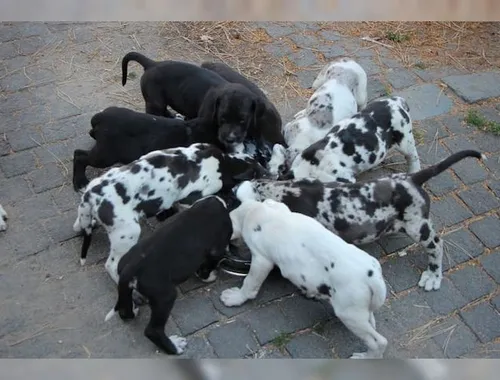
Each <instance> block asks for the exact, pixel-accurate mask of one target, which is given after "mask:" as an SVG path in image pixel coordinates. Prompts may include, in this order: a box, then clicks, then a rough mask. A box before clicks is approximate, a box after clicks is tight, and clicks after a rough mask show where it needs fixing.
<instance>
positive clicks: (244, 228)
mask: <svg viewBox="0 0 500 380" xmlns="http://www.w3.org/2000/svg"><path fill="white" fill-rule="evenodd" d="M230 217H231V221H232V223H233V236H232V238H233V239H236V238H240V237H242V238H243V240H244V241H245V243H246V245H247V246H248V247H249V249H250V251H251V254H252V262H251V266H250V272H249V273H248V275H247V276H246V278H245V280H244V281H243V286H242V287H241V288H230V289H226V290H224V291H223V292H222V293H221V296H220V299H221V301H222V303H223V304H224V305H226V306H238V305H241V304H243V303H245V302H246V301H247V300H251V299H254V298H256V297H257V294H258V292H259V290H260V288H261V285H262V283H263V282H264V280H265V279H266V277H267V276H268V274H269V273H270V271H271V270H272V269H273V267H274V265H276V266H278V267H279V269H280V271H281V273H282V275H283V276H284V277H285V278H287V279H288V280H290V281H291V282H292V283H293V284H295V285H296V286H297V287H299V288H300V289H301V290H302V291H303V292H304V293H305V294H306V296H308V297H313V298H320V299H326V300H328V301H329V302H330V303H331V305H332V307H333V308H334V310H335V314H336V315H337V317H338V318H339V319H340V320H341V321H342V322H343V323H344V324H345V325H346V327H347V328H349V330H351V331H352V332H353V333H354V334H356V335H357V336H358V337H359V338H360V339H362V340H363V341H364V342H365V344H366V345H367V346H368V351H367V352H362V353H354V354H353V356H352V358H382V356H383V353H384V351H385V347H386V345H387V340H386V339H385V338H384V337H383V336H382V335H380V334H379V333H378V332H377V331H376V327H375V317H374V315H373V312H374V311H375V310H377V309H379V308H380V307H381V306H382V305H383V304H384V302H385V299H386V293H387V290H386V285H385V282H384V279H383V277H382V268H381V266H380V264H379V262H378V261H377V260H376V259H375V258H373V257H372V256H370V255H369V254H368V253H366V252H364V251H362V250H361V249H359V248H357V247H356V246H354V245H352V244H347V243H346V242H344V241H343V240H342V239H340V238H339V237H338V236H336V235H334V234H333V233H331V232H330V231H328V230H327V229H326V228H325V227H323V226H322V225H321V224H320V223H319V222H317V221H316V220H314V219H312V218H310V217H308V216H305V215H302V214H299V213H295V212H291V211H290V209H289V208H288V207H287V206H286V205H285V204H283V203H280V202H276V201H273V200H271V199H266V200H265V201H264V202H262V203H261V202H258V201H254V200H242V204H241V205H240V206H239V207H238V208H237V209H235V210H233V211H232V212H231V213H230Z"/></svg>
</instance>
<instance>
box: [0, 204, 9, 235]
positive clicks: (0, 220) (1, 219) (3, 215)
mask: <svg viewBox="0 0 500 380" xmlns="http://www.w3.org/2000/svg"><path fill="white" fill-rule="evenodd" d="M7 219H8V215H7V211H5V209H4V208H3V207H2V205H0V231H6V230H7Z"/></svg>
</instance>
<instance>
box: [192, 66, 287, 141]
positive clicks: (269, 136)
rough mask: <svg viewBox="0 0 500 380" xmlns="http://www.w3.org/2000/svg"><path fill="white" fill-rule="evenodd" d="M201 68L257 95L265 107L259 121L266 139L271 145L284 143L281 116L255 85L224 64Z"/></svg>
mask: <svg viewBox="0 0 500 380" xmlns="http://www.w3.org/2000/svg"><path fill="white" fill-rule="evenodd" d="M201 67H203V68H204V69H207V70H210V71H213V72H215V73H217V74H219V75H220V76H221V77H222V78H224V79H225V80H227V81H228V82H231V83H239V84H242V85H243V86H245V87H246V88H248V89H249V90H250V91H252V92H253V93H254V94H255V95H257V96H258V97H259V98H260V99H261V101H262V103H263V104H264V107H265V111H264V113H263V115H262V118H261V119H260V120H259V128H260V129H261V130H262V133H263V135H264V138H265V139H266V140H268V141H270V142H271V143H272V142H274V141H282V142H284V139H283V136H282V134H281V125H282V121H281V116H280V114H279V112H278V110H277V109H276V107H275V106H274V104H273V103H272V102H271V101H270V100H269V98H268V97H267V96H266V94H264V92H263V91H262V90H261V89H260V88H259V87H258V86H257V85H256V84H255V83H253V82H251V81H250V80H248V78H246V77H245V76H244V75H242V74H240V73H238V72H237V71H235V70H233V69H232V68H231V67H229V66H228V65H226V64H225V63H222V62H203V63H202V64H201ZM279 144H281V143H279Z"/></svg>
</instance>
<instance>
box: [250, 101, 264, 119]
mask: <svg viewBox="0 0 500 380" xmlns="http://www.w3.org/2000/svg"><path fill="white" fill-rule="evenodd" d="M252 107H253V112H254V118H255V119H257V118H260V117H262V116H263V115H264V112H265V111H266V105H265V104H264V102H263V101H262V99H260V98H254V99H253V101H252Z"/></svg>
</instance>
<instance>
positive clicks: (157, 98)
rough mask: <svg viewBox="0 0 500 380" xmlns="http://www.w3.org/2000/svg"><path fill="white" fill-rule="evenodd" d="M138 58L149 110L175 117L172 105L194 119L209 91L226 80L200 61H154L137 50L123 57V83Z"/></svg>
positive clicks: (182, 113)
mask: <svg viewBox="0 0 500 380" xmlns="http://www.w3.org/2000/svg"><path fill="white" fill-rule="evenodd" d="M130 61H135V62H137V63H139V64H140V65H141V66H142V67H143V68H144V74H143V75H142V76H141V92H142V96H143V97H144V101H145V102H146V113H149V114H151V115H158V116H166V117H173V116H172V115H171V114H170V112H169V111H168V110H167V106H170V107H171V108H173V109H174V110H175V111H177V112H179V113H180V114H181V115H183V116H184V117H185V118H186V119H194V118H195V117H196V116H197V114H198V109H199V108H200V105H201V102H202V101H203V98H204V97H205V94H206V93H207V91H208V90H209V89H211V88H213V87H217V86H220V85H221V84H224V83H227V81H226V80H225V79H224V78H222V77H221V76H220V75H218V74H216V73H214V72H213V71H210V70H206V69H203V68H201V67H199V66H197V65H194V64H191V63H187V62H179V61H153V60H152V59H149V58H147V57H146V56H144V55H142V54H140V53H137V52H130V53H127V54H126V55H125V56H124V57H123V59H122V84H123V85H124V86H125V83H126V82H127V69H128V63H129V62H130Z"/></svg>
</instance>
